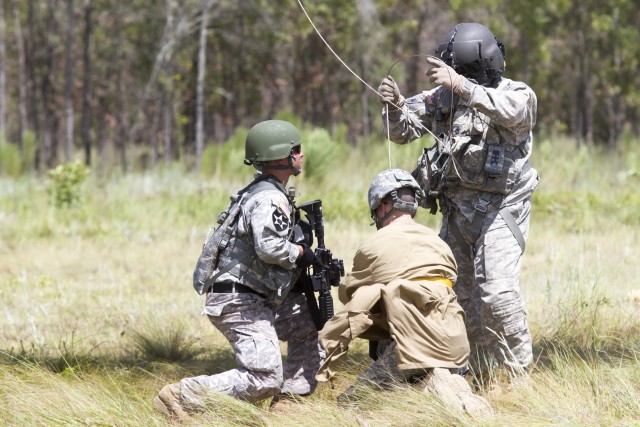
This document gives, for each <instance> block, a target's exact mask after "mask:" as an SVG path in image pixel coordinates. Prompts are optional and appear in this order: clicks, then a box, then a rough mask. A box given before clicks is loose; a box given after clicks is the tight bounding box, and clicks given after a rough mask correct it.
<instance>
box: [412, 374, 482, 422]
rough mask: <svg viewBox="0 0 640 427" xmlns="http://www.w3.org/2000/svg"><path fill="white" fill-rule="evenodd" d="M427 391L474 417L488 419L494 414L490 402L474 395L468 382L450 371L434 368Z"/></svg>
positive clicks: (427, 382)
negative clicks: (487, 417)
mask: <svg viewBox="0 0 640 427" xmlns="http://www.w3.org/2000/svg"><path fill="white" fill-rule="evenodd" d="M425 383H426V387H425V391H427V392H431V393H434V394H435V395H437V396H438V397H440V398H441V399H442V400H443V401H444V402H446V403H448V404H449V405H452V406H454V407H456V408H458V409H459V410H463V411H464V412H466V413H467V414H469V415H471V416H473V417H486V416H489V415H492V414H493V409H492V408H491V405H489V402H488V401H487V400H486V399H485V398H484V397H482V396H478V395H476V394H474V393H473V391H472V390H471V386H469V383H468V382H467V380H465V379H464V378H463V377H462V376H460V375H458V374H452V373H451V372H450V371H449V370H448V369H444V368H434V369H433V372H432V373H431V374H430V375H429V376H428V377H427V379H426V381H425Z"/></svg>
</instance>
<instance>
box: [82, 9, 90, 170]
mask: <svg viewBox="0 0 640 427" xmlns="http://www.w3.org/2000/svg"><path fill="white" fill-rule="evenodd" d="M91 10H92V9H91V0H85V2H84V37H83V44H84V51H83V55H82V57H83V60H82V62H83V63H84V84H83V89H82V92H83V96H82V145H83V147H84V163H85V165H87V166H90V165H91V133H90V132H91V96H92V94H91V79H92V75H91V33H92V31H93V26H92V22H91Z"/></svg>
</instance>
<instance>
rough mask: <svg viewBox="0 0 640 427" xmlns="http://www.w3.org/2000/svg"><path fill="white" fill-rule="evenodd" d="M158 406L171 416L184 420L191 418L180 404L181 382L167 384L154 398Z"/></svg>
mask: <svg viewBox="0 0 640 427" xmlns="http://www.w3.org/2000/svg"><path fill="white" fill-rule="evenodd" d="M153 403H155V405H156V407H157V408H158V409H159V410H160V411H162V412H163V413H164V414H166V415H168V416H169V417H171V418H173V419H175V420H178V421H182V420H186V419H189V418H191V417H190V416H189V414H188V413H187V411H185V410H184V408H183V407H182V405H180V383H175V384H169V385H166V386H164V387H163V388H162V390H160V393H158V396H156V397H155V399H153Z"/></svg>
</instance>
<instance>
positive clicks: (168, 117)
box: [164, 94, 173, 166]
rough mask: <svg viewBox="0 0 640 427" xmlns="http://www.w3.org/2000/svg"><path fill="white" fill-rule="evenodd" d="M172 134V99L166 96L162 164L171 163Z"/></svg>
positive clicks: (168, 95)
mask: <svg viewBox="0 0 640 427" xmlns="http://www.w3.org/2000/svg"><path fill="white" fill-rule="evenodd" d="M172 134H173V99H172V96H171V94H167V102H165V104H164V164H165V165H166V166H168V165H169V163H171V139H172Z"/></svg>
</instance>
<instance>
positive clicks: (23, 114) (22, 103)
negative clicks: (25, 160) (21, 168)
mask: <svg viewBox="0 0 640 427" xmlns="http://www.w3.org/2000/svg"><path fill="white" fill-rule="evenodd" d="M11 4H12V6H13V18H14V28H13V30H14V34H15V38H16V47H17V49H18V110H19V112H20V115H19V121H18V145H19V147H20V150H21V151H22V152H23V153H24V133H25V131H26V130H27V129H28V123H27V74H26V59H25V51H24V37H23V36H22V26H21V24H20V13H19V9H18V2H17V0H12V2H11Z"/></svg>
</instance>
